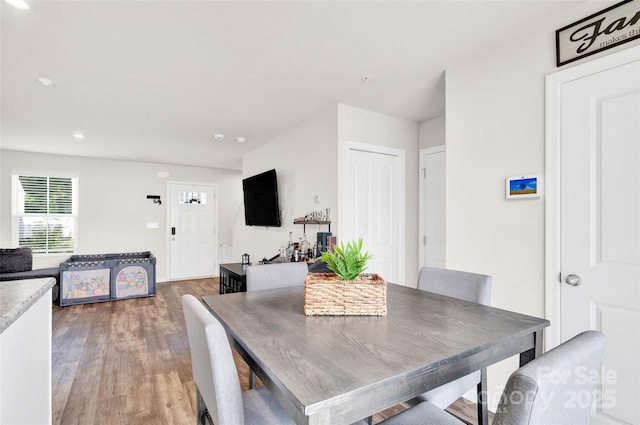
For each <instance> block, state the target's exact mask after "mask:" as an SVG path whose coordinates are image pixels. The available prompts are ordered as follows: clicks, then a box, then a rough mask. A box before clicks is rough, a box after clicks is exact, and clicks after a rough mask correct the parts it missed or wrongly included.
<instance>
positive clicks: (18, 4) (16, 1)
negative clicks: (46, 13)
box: [4, 0, 29, 9]
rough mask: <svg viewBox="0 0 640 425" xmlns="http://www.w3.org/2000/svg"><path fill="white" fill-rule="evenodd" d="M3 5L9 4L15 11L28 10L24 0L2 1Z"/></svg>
mask: <svg viewBox="0 0 640 425" xmlns="http://www.w3.org/2000/svg"><path fill="white" fill-rule="evenodd" d="M4 1H5V3H7V4H10V5H11V6H13V7H15V8H16V9H29V5H28V4H27V2H26V1H24V0H4Z"/></svg>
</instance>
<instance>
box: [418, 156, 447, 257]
mask: <svg viewBox="0 0 640 425" xmlns="http://www.w3.org/2000/svg"><path fill="white" fill-rule="evenodd" d="M440 152H446V145H440V146H435V147H433V148H426V149H420V153H419V155H420V165H419V168H418V173H419V174H418V203H419V207H418V209H419V211H418V214H419V217H418V232H419V236H420V239H419V240H418V267H419V268H420V267H422V266H424V265H425V264H424V259H425V248H426V247H425V237H426V233H427V230H426V228H425V222H426V211H425V205H426V201H427V200H426V199H424V198H425V196H424V190H425V187H424V185H425V178H424V173H425V167H426V164H425V160H426V159H425V156H427V155H433V154H436V153H440Z"/></svg>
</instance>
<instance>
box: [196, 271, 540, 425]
mask: <svg viewBox="0 0 640 425" xmlns="http://www.w3.org/2000/svg"><path fill="white" fill-rule="evenodd" d="M203 302H204V304H205V305H206V306H207V307H208V308H209V310H210V311H211V312H212V314H213V315H214V316H215V317H217V318H218V319H219V320H220V322H221V323H222V325H223V326H224V327H225V329H226V331H227V335H228V336H229V339H230V341H231V343H232V346H233V347H234V348H235V349H236V350H237V351H238V353H239V354H240V355H241V356H242V357H243V358H244V360H245V361H246V362H247V363H248V364H249V366H250V367H251V368H252V369H253V370H254V371H255V372H256V374H257V375H258V376H259V377H260V379H261V380H262V382H263V383H264V385H265V386H267V387H268V388H269V390H270V391H271V393H272V394H273V395H274V397H275V398H276V400H277V401H278V402H279V403H280V405H281V406H282V407H283V408H284V409H285V410H286V411H287V413H288V414H289V415H290V416H291V417H292V418H293V419H294V421H295V422H296V423H297V424H301V425H302V424H305V425H306V424H323V425H330V424H350V423H353V422H356V421H357V420H360V419H363V418H367V417H369V416H371V415H373V414H374V413H376V412H380V411H382V410H384V409H387V408H389V407H392V406H394V405H396V404H398V403H401V402H405V401H408V400H411V399H413V398H415V397H416V396H418V395H419V394H421V393H423V392H425V391H428V390H430V389H432V388H435V387H437V386H439V385H441V384H443V383H446V382H449V381H451V380H454V379H457V378H459V377H461V376H464V375H466V374H468V373H470V372H473V371H475V370H482V371H483V373H482V383H481V384H480V385H478V391H479V396H480V403H479V409H478V410H479V413H480V417H479V423H480V424H481V425H485V424H488V418H487V402H486V388H487V382H486V367H487V366H489V365H491V364H494V363H496V362H498V361H500V360H503V359H506V358H508V357H511V356H514V355H520V364H521V365H522V364H525V363H527V362H528V361H530V360H532V359H533V358H535V357H537V356H538V355H540V354H541V352H542V332H543V329H544V328H545V327H547V326H549V321H548V320H545V319H540V318H536V317H532V316H527V315H523V314H519V313H515V312H511V311H507V310H502V309H498V308H494V307H489V306H484V305H480V304H475V303H470V302H466V301H461V300H458V299H455V298H449V297H445V296H441V295H437V294H433V293H429V292H424V291H420V290H417V289H414V288H409V287H405V286H401V285H394V284H388V287H387V310H388V313H387V315H386V316H380V317H377V316H305V315H304V288H303V287H291V288H282V289H272V290H265V291H254V292H239V293H233V294H223V295H210V296H205V297H203Z"/></svg>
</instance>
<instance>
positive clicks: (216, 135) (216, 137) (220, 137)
mask: <svg viewBox="0 0 640 425" xmlns="http://www.w3.org/2000/svg"><path fill="white" fill-rule="evenodd" d="M213 138H214V139H216V140H218V141H220V140H222V139H224V134H222V133H216V134H214V135H213Z"/></svg>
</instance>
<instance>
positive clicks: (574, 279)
mask: <svg viewBox="0 0 640 425" xmlns="http://www.w3.org/2000/svg"><path fill="white" fill-rule="evenodd" d="M564 281H565V283H566V284H567V285H571V286H580V284H581V283H582V278H581V277H580V276H578V275H577V274H570V275H568V276H567V277H565V278H564Z"/></svg>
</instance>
